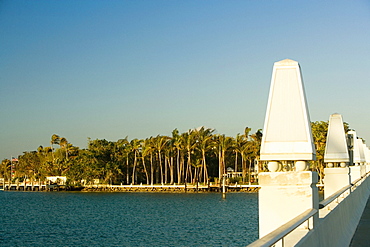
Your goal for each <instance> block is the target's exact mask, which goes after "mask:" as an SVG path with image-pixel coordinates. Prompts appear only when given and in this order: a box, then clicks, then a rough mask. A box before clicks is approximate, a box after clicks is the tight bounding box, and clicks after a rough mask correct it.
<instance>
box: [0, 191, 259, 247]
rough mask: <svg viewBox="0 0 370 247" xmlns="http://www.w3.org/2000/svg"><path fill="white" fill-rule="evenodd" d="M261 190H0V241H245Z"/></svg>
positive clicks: (251, 233) (254, 232)
mask: <svg viewBox="0 0 370 247" xmlns="http://www.w3.org/2000/svg"><path fill="white" fill-rule="evenodd" d="M257 201H258V195H257V194H248V193H228V194H227V198H226V199H222V196H221V194H219V193H200V194H169V193H168V194H167V193H82V192H76V193H74V192H49V193H48V192H0V205H1V207H2V208H1V211H0V217H1V225H0V245H1V246H17V245H18V246H42V245H49V246H50V245H52V246H245V245H247V244H249V243H251V242H253V241H254V240H256V239H257V238H258V206H257V203H258V202H257Z"/></svg>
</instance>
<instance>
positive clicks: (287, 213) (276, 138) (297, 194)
mask: <svg viewBox="0 0 370 247" xmlns="http://www.w3.org/2000/svg"><path fill="white" fill-rule="evenodd" d="M260 159H261V160H262V161H266V162H268V168H269V170H270V172H263V173H260V174H259V176H258V177H259V184H260V186H261V189H260V191H259V232H260V237H263V236H265V235H266V234H268V233H269V232H271V231H273V230H275V229H276V228H278V227H280V226H282V225H283V224H285V223H286V222H288V221H289V220H291V219H293V218H295V217H297V216H298V215H299V214H301V213H303V212H304V211H306V210H307V209H312V208H315V209H318V190H317V187H316V183H317V182H318V176H317V173H316V172H309V171H306V170H307V169H308V161H310V160H315V159H316V151H315V146H314V143H313V138H312V133H311V122H310V117H309V113H308V108H307V103H306V96H305V92H304V87H303V81H302V76H301V70H300V66H299V64H298V62H296V61H293V60H289V59H286V60H282V61H279V62H276V63H275V64H274V67H273V72H272V78H271V86H270V93H269V99H268V104H267V111H266V117H265V124H264V130H263V138H262V143H261V152H260ZM316 219H317V217H316V216H315V217H314V220H313V222H311V223H312V224H314V223H315V221H316ZM311 226H312V225H311Z"/></svg>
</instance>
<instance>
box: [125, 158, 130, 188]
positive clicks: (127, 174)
mask: <svg viewBox="0 0 370 247" xmlns="http://www.w3.org/2000/svg"><path fill="white" fill-rule="evenodd" d="M126 182H127V184H130V175H129V172H128V155H127V157H126Z"/></svg>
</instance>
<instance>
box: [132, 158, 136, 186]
mask: <svg viewBox="0 0 370 247" xmlns="http://www.w3.org/2000/svg"><path fill="white" fill-rule="evenodd" d="M134 153H135V156H134V167H133V169H132V184H135V169H136V151H135V152H134Z"/></svg>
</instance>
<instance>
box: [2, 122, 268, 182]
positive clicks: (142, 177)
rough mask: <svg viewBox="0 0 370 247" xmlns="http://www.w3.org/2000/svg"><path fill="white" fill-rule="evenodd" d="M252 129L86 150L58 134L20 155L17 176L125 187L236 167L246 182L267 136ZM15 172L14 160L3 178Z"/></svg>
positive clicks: (92, 143) (202, 131)
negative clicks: (12, 167) (56, 178)
mask: <svg viewBox="0 0 370 247" xmlns="http://www.w3.org/2000/svg"><path fill="white" fill-rule="evenodd" d="M250 131H251V129H250V128H246V129H245V131H244V133H243V134H238V135H237V136H236V138H233V137H228V136H225V135H223V134H215V133H214V132H215V130H214V129H210V128H205V127H201V128H198V129H194V130H189V131H186V132H184V133H180V132H179V131H178V130H177V129H175V130H173V131H172V135H171V136H164V135H158V136H155V137H149V138H146V139H132V140H129V139H128V138H127V137H126V138H123V139H119V140H118V141H115V142H113V141H107V140H105V139H97V140H91V139H89V140H88V147H87V148H86V149H80V148H78V147H75V146H73V145H72V144H70V143H69V142H68V141H67V139H66V138H64V137H60V136H58V135H56V134H54V135H52V137H51V140H50V147H42V146H40V147H39V148H38V149H37V151H33V152H24V154H23V155H20V156H19V158H18V160H19V162H18V164H17V168H16V171H17V173H16V176H17V177H18V178H32V179H38V178H42V179H43V178H45V177H46V176H52V175H53V176H62V175H65V176H67V178H68V179H69V181H70V182H71V183H78V182H80V181H83V182H92V181H93V180H94V179H99V180H100V181H101V182H103V183H122V184H138V183H143V184H158V183H160V184H174V183H178V184H184V183H196V182H200V183H208V182H209V181H210V178H211V177H212V178H214V177H218V178H221V177H222V175H223V174H225V173H226V168H227V167H231V166H232V167H233V168H234V170H235V172H237V171H242V172H243V179H242V180H243V181H244V182H245V181H246V180H247V167H250V166H251V164H252V163H253V161H254V159H258V156H259V147H260V142H261V137H262V133H261V131H260V130H258V131H257V132H256V133H254V134H250ZM56 145H58V146H59V148H55V146H56ZM9 169H10V161H9V160H3V162H2V168H1V171H0V175H1V174H2V175H3V177H8V176H9V174H10V173H9Z"/></svg>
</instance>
